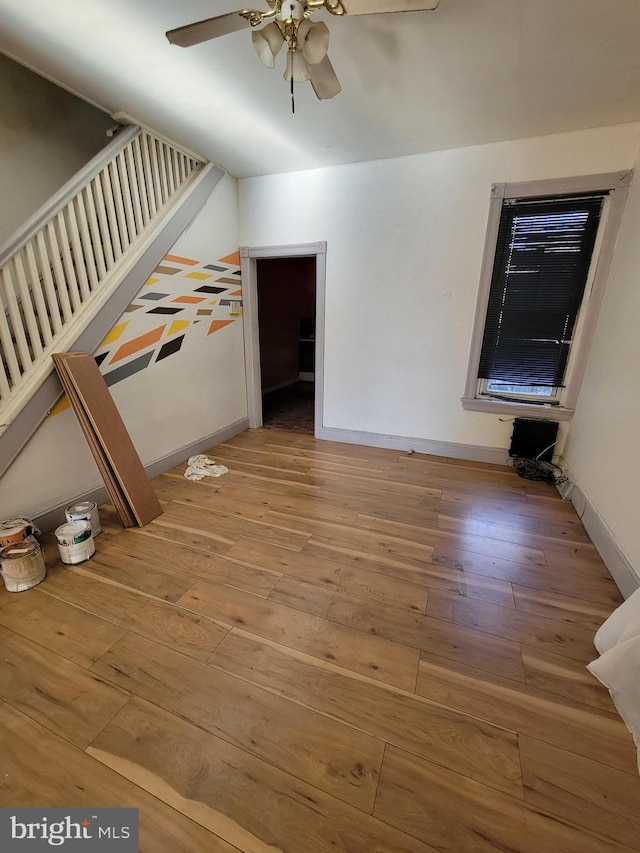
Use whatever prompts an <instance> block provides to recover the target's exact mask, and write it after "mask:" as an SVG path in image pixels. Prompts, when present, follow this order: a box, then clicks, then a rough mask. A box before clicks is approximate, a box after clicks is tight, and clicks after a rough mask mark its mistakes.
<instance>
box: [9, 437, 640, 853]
mask: <svg viewBox="0 0 640 853" xmlns="http://www.w3.org/2000/svg"><path fill="white" fill-rule="evenodd" d="M210 455H211V456H212V457H213V458H215V459H216V461H218V462H221V463H223V464H225V465H226V466H227V467H228V468H229V474H227V475H225V476H224V477H222V478H220V479H216V480H205V481H203V482H200V483H194V482H189V481H187V480H185V479H184V478H183V476H182V473H183V469H184V466H179V467H178V468H176V469H174V470H173V471H170V472H168V473H167V474H165V475H163V476H161V477H159V478H158V479H157V480H155V481H154V487H155V490H156V493H157V495H158V497H159V498H160V500H161V501H162V503H163V509H164V513H163V515H162V516H160V517H159V518H157V519H155V520H154V521H153V522H152V523H151V524H149V525H148V526H147V527H145V528H144V529H142V530H139V529H132V530H126V531H123V530H122V529H121V528H120V527H118V525H117V522H116V521H115V514H114V513H113V512H112V511H110V508H109V507H103V508H102V509H101V519H102V525H103V530H104V531H105V532H104V534H103V535H102V536H100V537H99V538H98V539H97V541H96V549H97V550H96V555H95V557H94V558H93V559H91V560H90V561H88V562H86V563H83V564H82V565H80V566H75V567H68V566H63V565H62V564H61V563H60V562H59V561H58V559H57V548H56V546H55V544H53V540H52V538H51V537H50V536H49V537H47V538H46V542H47V565H48V576H47V579H46V580H45V581H44V582H43V583H42V584H41V585H40V586H38V587H37V588H35V589H33V590H29V591H28V592H24V593H20V594H17V595H16V594H10V593H7V592H6V590H4V589H2V590H0V755H1V756H2V763H1V766H2V774H0V806H47V805H48V806H67V807H70V806H85V805H86V806H116V805H117V806H130V807H131V806H134V807H138V808H139V810H140V826H141V839H140V841H141V845H140V849H141V850H142V851H145V853H165V851H166V853H173V851H176V853H181V852H182V851H184V853H187V851H189V853H200V851H202V853H232V851H235V852H236V853H238V851H241V853H278V852H279V853H329V851H332V853H434V851H441V853H485V851H486V853H489V851H503V853H504V851H510V853H542V852H543V851H547V850H548V851H558V853H600V851H602V853H604V851H612V853H613V851H619V853H623V851H640V817H639V815H640V777H639V776H638V773H637V767H636V753H635V748H634V745H633V742H632V739H631V735H630V734H629V733H628V731H627V730H626V728H625V727H624V725H623V723H622V722H621V720H620V718H619V717H618V715H617V713H616V712H615V708H614V707H613V704H612V702H611V699H610V697H609V694H608V692H607V691H606V690H605V689H604V688H603V687H602V686H601V685H600V684H599V683H598V682H597V681H596V680H595V679H594V678H593V677H592V676H591V675H590V673H589V672H588V670H587V669H586V668H585V664H586V663H588V662H589V661H590V660H592V659H593V658H594V657H595V656H596V652H595V650H594V648H593V634H594V632H595V630H596V629H597V627H598V626H599V625H600V624H601V623H602V621H604V619H606V617H607V615H608V614H609V613H610V612H611V611H612V610H613V609H614V608H615V607H616V606H617V604H619V603H620V601H621V598H620V595H619V593H618V591H617V589H616V587H615V584H614V583H613V581H612V580H611V578H610V576H609V574H608V572H607V570H606V567H605V566H604V564H603V563H602V561H601V560H600V558H599V556H598V554H597V552H596V550H595V548H594V547H593V545H592V544H591V543H590V542H589V539H588V537H587V535H586V533H585V531H584V528H583V527H582V524H581V523H580V520H579V519H578V517H577V516H576V514H575V512H574V511H573V509H572V507H571V506H570V505H568V504H566V503H564V502H562V501H561V500H560V498H559V497H558V495H557V493H556V492H555V490H554V489H553V488H552V487H550V486H546V485H544V484H540V483H533V482H528V481H525V480H521V479H519V478H518V477H517V475H516V474H515V473H514V472H513V471H511V470H510V469H508V468H507V469H505V468H502V467H499V466H491V465H482V464H478V463H472V462H462V461H457V460H446V459H441V458H436V457H425V456H420V455H418V454H406V453H401V452H395V451H390V450H382V449H377V448H366V447H358V446H355V445H354V446H352V445H341V444H333V443H329V442H316V441H315V440H314V439H313V438H311V437H308V436H303V435H298V434H287V433H284V432H280V431H277V430H255V431H250V432H246V433H243V434H242V435H239V436H237V437H236V438H234V439H233V440H232V441H230V442H227V443H225V444H223V445H219V446H218V447H216V448H215V449H213V450H212V451H211V452H210Z"/></svg>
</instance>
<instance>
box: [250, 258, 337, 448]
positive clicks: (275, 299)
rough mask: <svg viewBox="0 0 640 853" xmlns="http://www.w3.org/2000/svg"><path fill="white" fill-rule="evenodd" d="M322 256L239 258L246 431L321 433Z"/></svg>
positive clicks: (323, 266) (323, 284)
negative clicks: (267, 428)
mask: <svg viewBox="0 0 640 853" xmlns="http://www.w3.org/2000/svg"><path fill="white" fill-rule="evenodd" d="M325 254H326V244H325V243H311V244H303V245H298V246H270V247H262V248H249V247H243V248H241V250H240V263H241V271H242V281H243V293H244V295H243V303H244V305H243V307H244V311H243V313H244V320H243V322H244V332H245V361H246V372H247V398H248V409H249V426H250V427H252V428H256V427H261V426H263V425H264V426H267V427H269V426H271V427H277V428H279V429H285V430H286V429H288V430H290V431H293V432H306V433H309V434H313V435H316V436H317V435H318V432H319V431H320V430H321V428H322V423H323V419H322V401H323V354H324V347H323V341H324V291H325V274H326V265H325Z"/></svg>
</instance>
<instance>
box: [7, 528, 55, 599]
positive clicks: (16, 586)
mask: <svg viewBox="0 0 640 853" xmlns="http://www.w3.org/2000/svg"><path fill="white" fill-rule="evenodd" d="M0 572H2V578H3V580H4V585H5V586H6V588H7V590H8V591H9V592H23V591H24V590H25V589H31V587H32V586H36V585H37V584H39V583H40V581H43V580H44V578H45V575H46V574H47V570H46V568H45V565H44V555H43V553H42V548H41V547H40V545H39V544H38V542H36V540H35V539H34V538H33V537H32V536H30V537H28V538H27V539H24V540H23V541H22V542H18V543H15V544H13V545H8V546H7V547H6V548H3V549H2V551H0Z"/></svg>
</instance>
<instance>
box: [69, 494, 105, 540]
mask: <svg viewBox="0 0 640 853" xmlns="http://www.w3.org/2000/svg"><path fill="white" fill-rule="evenodd" d="M64 514H65V515H66V516H67V521H88V522H89V524H90V525H91V533H92V534H93V538H94V539H95V538H96V536H99V535H100V534H101V533H102V527H100V514H99V513H98V504H97V503H94V501H81V502H80V503H77V504H72V505H71V506H68V507H67V508H66V510H65V512H64Z"/></svg>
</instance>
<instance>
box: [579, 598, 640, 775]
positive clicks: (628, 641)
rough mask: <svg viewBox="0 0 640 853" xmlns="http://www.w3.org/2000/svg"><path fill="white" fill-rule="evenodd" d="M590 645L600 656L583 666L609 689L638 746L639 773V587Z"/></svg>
mask: <svg viewBox="0 0 640 853" xmlns="http://www.w3.org/2000/svg"><path fill="white" fill-rule="evenodd" d="M594 644H595V647H596V649H597V650H598V651H599V652H600V657H599V658H598V659H597V660H594V661H593V662H592V663H590V664H588V666H587V669H589V671H590V672H592V673H593V674H594V675H595V677H596V678H597V679H599V680H600V681H601V682H602V683H603V684H604V685H605V687H608V688H609V692H610V693H611V698H612V699H613V701H614V703H615V706H616V708H617V709H618V712H619V714H620V716H621V717H622V719H623V720H624V722H625V724H626V726H627V728H628V729H629V731H630V732H631V734H632V735H633V739H634V741H635V744H636V746H637V747H638V772H640V589H637V590H636V591H635V592H634V593H633V595H631V596H629V598H628V599H627V600H626V601H625V602H623V603H622V604H621V605H620V607H618V608H617V609H616V610H614V611H613V613H612V614H611V616H609V618H608V619H607V621H606V622H605V623H604V624H603V625H602V626H601V627H600V629H599V630H598V632H597V634H596V636H595V638H594Z"/></svg>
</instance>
